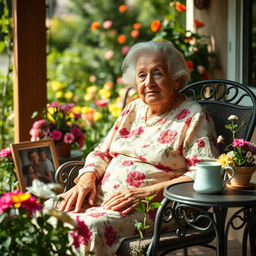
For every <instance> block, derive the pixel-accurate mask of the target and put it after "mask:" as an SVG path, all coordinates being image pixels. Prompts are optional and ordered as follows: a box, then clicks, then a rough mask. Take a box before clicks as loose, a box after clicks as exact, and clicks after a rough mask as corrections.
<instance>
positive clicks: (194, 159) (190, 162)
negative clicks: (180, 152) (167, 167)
mask: <svg viewBox="0 0 256 256" xmlns="http://www.w3.org/2000/svg"><path fill="white" fill-rule="evenodd" d="M186 162H187V164H188V165H189V166H195V165H196V163H199V162H201V160H199V159H198V158H197V156H193V157H191V158H187V159H186Z"/></svg>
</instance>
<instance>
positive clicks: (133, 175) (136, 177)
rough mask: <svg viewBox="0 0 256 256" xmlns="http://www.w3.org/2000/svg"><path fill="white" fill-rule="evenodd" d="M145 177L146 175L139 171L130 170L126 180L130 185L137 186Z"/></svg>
mask: <svg viewBox="0 0 256 256" xmlns="http://www.w3.org/2000/svg"><path fill="white" fill-rule="evenodd" d="M145 177H146V176H145V174H144V173H140V172H138V171H132V172H130V173H128V175H127V179H126V182H127V184H129V185H130V186H133V187H139V186H140V185H141V184H142V183H143V181H144V179H145Z"/></svg>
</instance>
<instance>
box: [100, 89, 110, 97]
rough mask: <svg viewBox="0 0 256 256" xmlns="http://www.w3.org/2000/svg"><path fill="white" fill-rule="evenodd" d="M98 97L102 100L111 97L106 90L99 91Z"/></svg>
mask: <svg viewBox="0 0 256 256" xmlns="http://www.w3.org/2000/svg"><path fill="white" fill-rule="evenodd" d="M99 95H100V96H101V98H102V99H106V98H107V99H109V97H110V96H111V91H110V90H108V89H105V88H103V89H101V90H99Z"/></svg>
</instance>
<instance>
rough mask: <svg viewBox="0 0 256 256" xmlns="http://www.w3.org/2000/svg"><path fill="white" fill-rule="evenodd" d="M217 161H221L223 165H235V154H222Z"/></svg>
mask: <svg viewBox="0 0 256 256" xmlns="http://www.w3.org/2000/svg"><path fill="white" fill-rule="evenodd" d="M216 161H217V162H219V163H221V165H222V167H225V166H234V160H233V156H232V155H231V154H230V155H228V154H221V155H220V156H219V157H218V158H217V159H216Z"/></svg>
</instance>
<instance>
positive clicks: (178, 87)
mask: <svg viewBox="0 0 256 256" xmlns="http://www.w3.org/2000/svg"><path fill="white" fill-rule="evenodd" d="M180 86H181V78H180V77H179V78H177V79H176V80H175V85H174V89H175V90H176V91H178V90H180Z"/></svg>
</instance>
